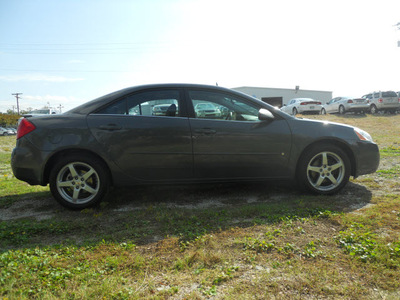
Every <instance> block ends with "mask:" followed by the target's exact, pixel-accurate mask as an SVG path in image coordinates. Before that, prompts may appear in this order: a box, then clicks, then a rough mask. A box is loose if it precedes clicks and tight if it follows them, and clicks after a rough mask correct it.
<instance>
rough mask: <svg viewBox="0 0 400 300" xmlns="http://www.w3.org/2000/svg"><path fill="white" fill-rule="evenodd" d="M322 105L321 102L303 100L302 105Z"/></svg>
mask: <svg viewBox="0 0 400 300" xmlns="http://www.w3.org/2000/svg"><path fill="white" fill-rule="evenodd" d="M313 104H314V105H321V102H301V103H300V105H313Z"/></svg>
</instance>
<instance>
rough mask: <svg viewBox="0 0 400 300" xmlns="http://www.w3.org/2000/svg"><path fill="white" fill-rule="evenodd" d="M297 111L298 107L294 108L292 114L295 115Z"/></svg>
mask: <svg viewBox="0 0 400 300" xmlns="http://www.w3.org/2000/svg"><path fill="white" fill-rule="evenodd" d="M297 113H298V111H297V108H296V107H295V108H293V111H292V115H293V116H295V115H297Z"/></svg>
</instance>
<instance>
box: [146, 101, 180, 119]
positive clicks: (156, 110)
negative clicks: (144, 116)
mask: <svg viewBox="0 0 400 300" xmlns="http://www.w3.org/2000/svg"><path fill="white" fill-rule="evenodd" d="M178 113H179V112H178V106H177V105H176V104H174V103H172V104H170V103H168V104H159V105H154V106H153V108H152V115H153V116H167V117H175V116H176V115H177V114H178Z"/></svg>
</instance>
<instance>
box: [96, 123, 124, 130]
mask: <svg viewBox="0 0 400 300" xmlns="http://www.w3.org/2000/svg"><path fill="white" fill-rule="evenodd" d="M99 129H100V130H108V131H114V130H120V129H122V127H121V126H118V125H117V124H107V125H100V126H99Z"/></svg>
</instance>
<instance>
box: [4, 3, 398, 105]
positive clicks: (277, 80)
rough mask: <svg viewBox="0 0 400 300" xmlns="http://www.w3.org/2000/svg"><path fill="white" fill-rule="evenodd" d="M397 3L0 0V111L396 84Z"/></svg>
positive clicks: (337, 91) (345, 91)
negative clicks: (152, 87) (217, 92)
mask: <svg viewBox="0 0 400 300" xmlns="http://www.w3.org/2000/svg"><path fill="white" fill-rule="evenodd" d="M399 22H400V1H399V0H379V1H378V0H373V1H371V0H334V1H331V0H325V1H322V0H279V1H277V0H263V1H261V0H246V1H244V0H242V1H235V0H227V1H225V0H185V1H183V0H113V1H109V0H107V1H103V0H0V112H6V111H7V110H9V109H11V110H13V109H14V110H15V111H16V109H17V108H16V105H17V101H16V98H15V96H13V95H12V94H15V93H21V95H20V99H19V107H20V110H28V109H29V108H33V109H39V108H42V107H44V106H50V107H53V108H57V109H60V108H61V111H63V112H64V111H66V110H69V109H71V108H73V107H75V106H77V105H79V104H81V103H84V102H86V101H89V100H92V99H95V98H97V97H100V96H102V95H105V94H107V93H110V92H113V91H115V90H119V89H122V88H125V87H129V86H135V85H140V84H151V83H169V82H172V83H176V82H182V83H200V84H210V85H215V84H216V83H218V85H219V86H223V87H228V88H234V87H241V86H255V87H270V88H288V89H294V88H295V86H299V87H300V89H305V90H322V91H332V93H333V96H334V97H336V96H352V97H359V96H362V95H364V94H367V93H370V92H372V91H377V90H395V91H400V72H399V70H400V47H398V44H397V43H398V40H400V30H399V29H398V28H397V26H395V25H396V24H398V23H399Z"/></svg>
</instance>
